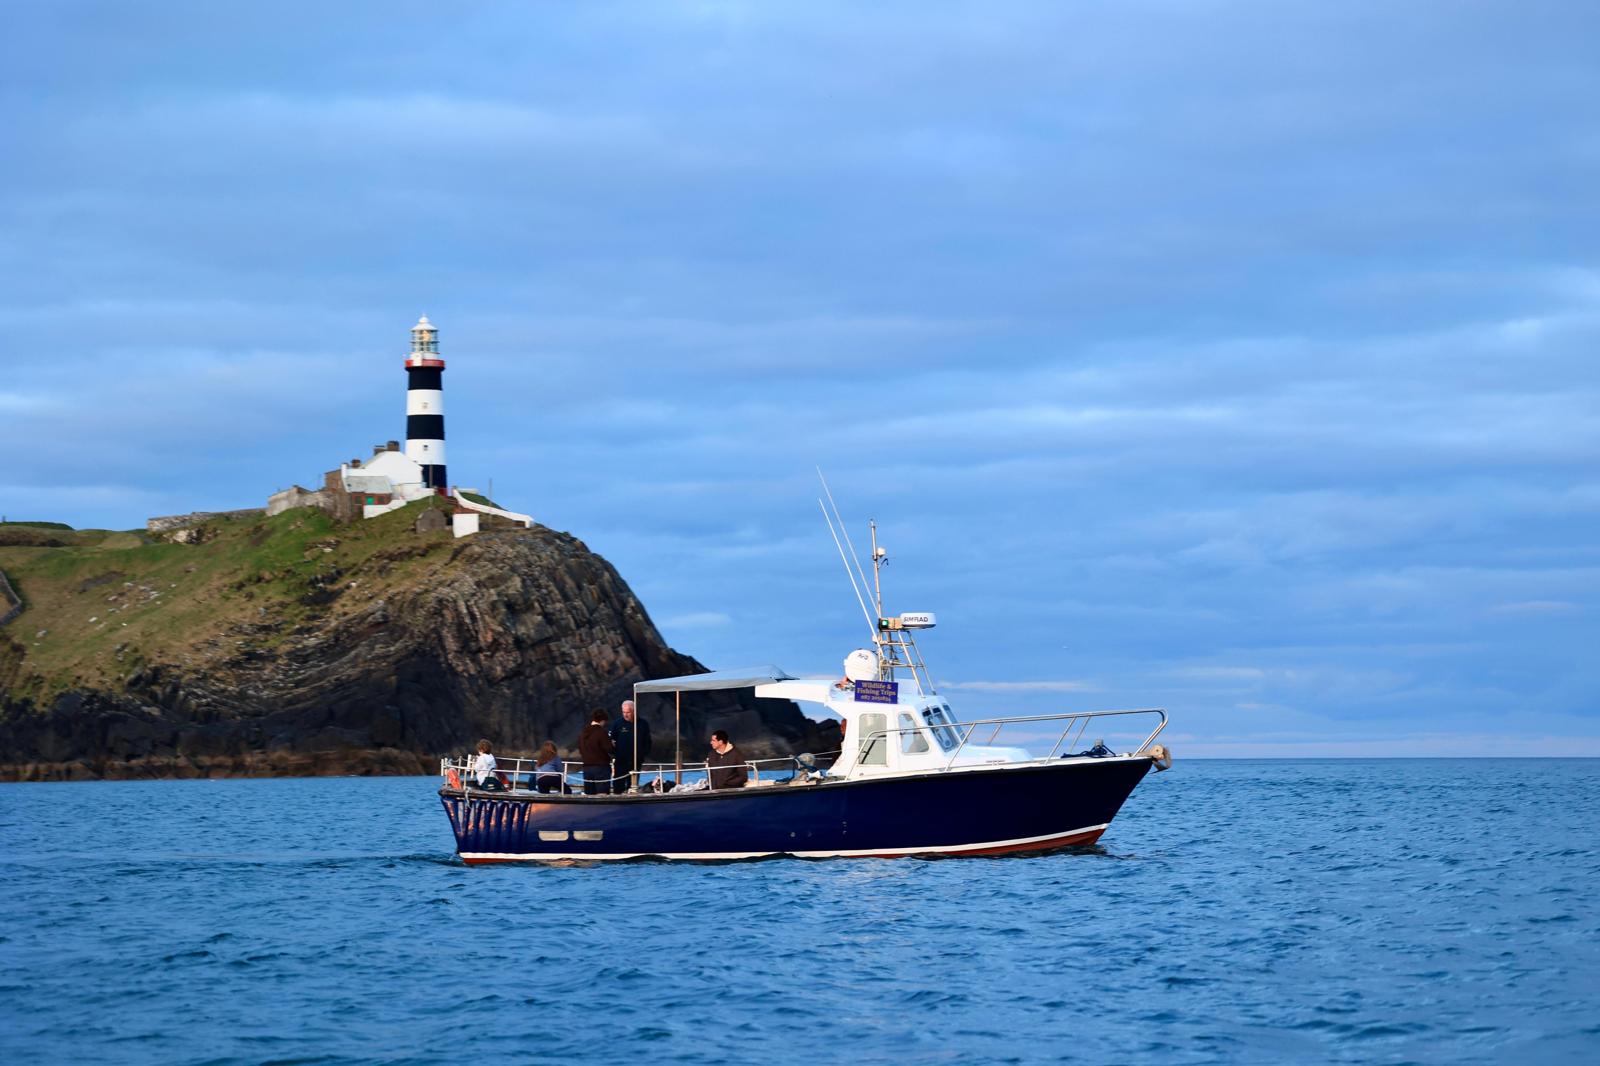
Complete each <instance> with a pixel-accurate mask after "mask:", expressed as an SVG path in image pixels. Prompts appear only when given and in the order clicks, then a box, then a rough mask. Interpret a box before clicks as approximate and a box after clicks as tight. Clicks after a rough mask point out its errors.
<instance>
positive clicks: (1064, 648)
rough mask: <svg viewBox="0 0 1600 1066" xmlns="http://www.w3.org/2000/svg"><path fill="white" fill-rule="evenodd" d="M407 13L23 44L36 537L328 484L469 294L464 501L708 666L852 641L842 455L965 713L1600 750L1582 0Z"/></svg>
mask: <svg viewBox="0 0 1600 1066" xmlns="http://www.w3.org/2000/svg"><path fill="white" fill-rule="evenodd" d="M131 10H132V9H130V11H131ZM391 14H392V13H391V11H390V10H389V8H387V7H383V8H380V7H379V6H377V5H372V6H363V5H360V4H357V5H354V6H342V5H341V6H339V7H337V8H330V7H328V5H322V6H321V7H317V8H314V9H313V8H311V7H310V6H306V7H297V6H296V5H295V4H294V3H292V2H291V3H290V6H289V7H288V8H287V9H284V10H280V9H277V8H275V9H273V10H272V11H267V10H265V9H262V10H260V11H258V10H255V9H253V8H250V7H248V6H245V7H241V6H239V5H231V6H230V5H209V6H208V5H200V6H185V7H182V8H175V9H170V10H169V9H167V8H164V7H162V6H160V5H155V6H150V5H146V6H145V7H143V8H140V9H138V10H137V11H134V12H133V13H131V14H124V15H121V16H119V17H117V18H116V19H109V18H108V19H89V20H85V19H82V18H79V17H75V16H71V15H69V14H63V13H61V12H60V11H58V10H57V9H56V8H55V7H52V6H51V5H34V6H31V7H28V8H27V9H26V10H25V11H23V12H22V13H21V14H19V16H18V17H17V18H16V19H13V20H12V22H11V24H9V25H8V30H9V31H11V32H12V34H13V36H14V37H15V39H16V41H17V42H18V43H17V47H15V48H14V49H13V52H14V55H13V56H12V61H11V62H9V63H8V64H7V65H6V67H5V69H4V70H0V103H4V104H5V105H6V114H7V117H8V123H9V124H8V130H7V132H8V138H9V139H8V147H11V148H12V149H13V151H12V152H11V153H10V154H9V156H8V164H9V165H8V166H7V168H6V169H5V171H4V172H3V173H0V226H3V227H4V229H5V232H6V234H7V238H8V239H7V241H6V242H4V244H3V245H0V280H3V281H4V284H3V285H0V315H3V316H4V319H5V321H6V322H7V327H8V340H7V380H6V382H5V384H4V386H3V388H4V392H3V393H0V449H4V450H5V452H6V454H8V455H10V456H13V457H14V461H13V463H12V465H11V466H10V468H8V472H7V476H6V481H7V484H6V485H5V486H3V487H0V499H3V500H4V503H5V509H6V510H7V512H8V513H11V512H17V513H23V512H26V513H28V514H30V515H33V516H38V517H46V518H57V519H61V520H65V521H70V522H73V523H75V524H80V525H88V524H93V525H106V526H116V527H127V526H131V525H136V524H138V523H139V522H140V521H142V519H143V518H144V517H146V516H147V515H148V514H154V513H166V512H174V511H181V510H190V509H195V508H204V509H221V508H226V507H237V506H247V505H251V504H257V503H260V502H261V500H262V499H264V497H265V495H266V493H268V492H270V491H272V490H274V489H277V488H281V487H283V486H284V485H286V484H288V483H289V482H291V481H299V482H301V483H307V481H308V480H313V479H315V478H316V477H317V476H318V475H319V474H320V472H321V471H323V470H325V469H328V468H329V467H330V466H332V465H333V464H335V463H337V462H338V461H340V460H341V459H347V458H349V457H350V456H352V455H356V454H362V453H364V452H365V450H366V448H367V447H368V446H369V445H370V444H371V443H373V442H374V441H379V440H387V439H390V438H394V437H398V436H400V435H401V433H402V432H403V426H404V422H403V417H404V409H403V383H402V380H401V374H400V369H399V366H398V358H399V355H400V353H401V352H402V351H403V350H404V346H405V344H406V340H407V337H406V330H407V328H408V327H409V326H410V324H411V323H412V322H414V321H415V319H416V316H417V314H419V313H421V312H423V311H426V312H427V313H428V314H429V315H430V316H431V317H432V318H433V320H434V321H436V322H438V323H440V324H441V326H442V327H443V332H442V334H441V340H442V343H443V344H444V346H445V354H446V356H447V358H448V360H449V366H450V369H449V372H448V374H447V377H446V392H447V396H448V400H447V403H448V407H449V415H448V421H449V435H450V436H449V439H450V449H451V470H452V473H453V474H454V475H455V476H456V477H457V478H459V479H460V480H462V481H463V482H465V483H469V484H471V483H476V484H480V485H487V483H488V482H489V480H490V479H493V482H494V490H495V494H496V496H497V497H499V498H501V499H503V500H505V501H506V502H507V503H508V504H509V505H511V506H514V507H516V508H517V509H519V510H525V511H528V512H530V513H532V514H534V515H535V516H536V517H537V518H539V519H540V520H541V521H543V522H547V523H549V524H551V525H553V526H555V527H556V528H560V529H569V530H572V531H573V532H575V533H577V534H578V535H580V536H581V537H582V538H583V539H584V540H585V541H586V542H587V543H589V544H590V545H591V546H592V547H594V548H596V549H597V550H600V551H601V552H603V553H604V554H605V555H606V556H607V557H608V558H610V559H611V560H612V561H613V562H615V563H616V564H617V566H618V567H619V569H620V570H621V572H622V573H623V575H624V577H625V578H627V579H628V580H629V581H630V582H632V584H633V587H634V588H635V590H636V591H637V592H638V593H639V594H640V596H641V597H642V598H643V599H644V601H645V602H646V603H647V604H648V605H649V608H650V610H651V613H652V616H653V617H656V618H660V619H665V620H667V621H665V622H664V623H663V624H664V625H665V626H666V627H667V628H668V629H669V630H671V631H673V632H675V633H677V634H679V636H677V637H675V639H677V640H679V641H681V642H682V643H684V644H685V645H686V646H685V648H684V650H686V651H689V652H691V653H693V654H696V655H698V656H699V657H700V658H702V659H704V660H707V661H718V662H735V663H737V662H766V661H776V662H781V663H784V664H785V665H788V666H789V667H790V668H791V669H798V668H799V667H800V666H802V665H811V666H816V665H820V670H819V672H824V673H826V672H831V671H832V670H833V669H835V668H836V667H837V663H838V662H839V660H840V658H841V657H842V656H843V654H845V653H846V652H848V651H849V650H850V649H851V648H853V647H855V646H857V645H858V644H859V643H860V642H861V641H863V640H864V639H866V634H864V633H863V632H862V627H863V624H864V623H863V620H862V618H861V612H860V609H859V607H858V605H857V603H856V601H855V599H854V597H853V596H852V595H851V593H850V591H849V588H848V585H847V584H846V583H845V582H844V581H843V579H842V575H841V574H840V573H839V563H838V559H837V556H836V555H835V553H834V549H833V545H832V543H831V541H830V540H829V538H828V536H827V534H826V531H825V530H824V528H823V527H822V524H821V523H820V521H818V518H819V516H818V515H817V513H816V504H815V499H816V496H817V494H818V493H817V486H816V484H815V476H814V474H813V469H814V468H815V467H816V466H818V465H820V466H822V467H823V468H824V469H826V470H827V472H828V475H829V478H830V482H831V483H832V484H833V487H834V490H835V493H836V495H837V496H838V498H839V502H840V505H841V506H842V507H843V508H844V510H845V513H846V514H847V516H849V517H851V518H852V519H853V520H856V519H865V518H867V517H869V516H870V517H873V518H876V519H877V520H878V522H879V532H880V535H881V538H882V539H883V541H884V543H885V544H886V545H887V546H888V547H889V549H890V552H891V558H892V560H893V564H892V566H891V567H890V568H889V569H888V570H886V571H885V575H884V576H885V581H886V595H887V596H888V597H889V610H890V611H891V612H895V611H898V610H900V609H903V608H906V607H918V608H931V609H937V610H938V611H939V614H940V619H941V625H940V628H939V629H938V630H937V631H936V632H934V633H930V634H928V635H927V636H926V637H925V638H923V639H922V641H921V645H922V647H923V650H924V652H925V654H927V655H928V657H929V660H930V662H932V663H934V664H935V669H937V670H938V671H939V672H940V673H942V674H944V675H946V676H950V677H954V678H963V677H966V678H979V679H990V680H987V681H969V682H966V683H965V685H966V686H967V689H966V690H967V691H968V692H970V693H972V694H973V695H974V699H973V702H978V697H979V696H981V698H982V701H983V702H984V703H985V704H987V705H991V706H993V707H1015V708H1017V709H1019V710H1026V709H1029V708H1031V707H1035V706H1037V704H1038V703H1039V702H1041V701H1042V699H1043V697H1047V696H1049V695H1051V694H1060V695H1062V696H1071V695H1072V694H1073V693H1088V692H1091V691H1092V692H1093V693H1094V698H1095V700H1096V701H1097V702H1098V701H1101V700H1104V701H1106V702H1108V703H1112V704H1116V705H1133V706H1138V705H1146V704H1148V703H1151V702H1156V701H1160V702H1163V703H1165V704H1167V705H1168V706H1170V707H1171V708H1172V713H1173V717H1174V722H1175V723H1177V722H1180V721H1190V722H1192V721H1201V722H1204V723H1205V724H1206V728H1207V729H1211V730H1213V731H1215V733H1216V734H1217V735H1219V736H1221V735H1227V736H1233V737H1244V738H1248V737H1249V736H1251V735H1253V734H1252V731H1253V730H1258V729H1259V728H1260V726H1261V724H1262V721H1261V720H1262V718H1263V717H1265V716H1266V715H1268V714H1271V715H1273V716H1280V717H1285V718H1292V719H1293V721H1294V723H1295V728H1296V729H1300V730H1303V732H1304V737H1303V738H1297V739H1295V740H1294V741H1293V743H1295V744H1300V743H1302V742H1303V743H1305V744H1307V745H1314V744H1315V738H1316V736H1318V735H1322V736H1326V737H1328V738H1330V742H1339V743H1343V742H1344V741H1343V740H1340V739H1339V738H1341V737H1343V736H1344V734H1342V733H1341V729H1343V728H1344V727H1345V726H1347V725H1349V724H1351V723H1357V724H1359V726H1360V728H1361V729H1362V730H1378V731H1382V732H1383V733H1384V735H1394V736H1399V735H1402V734H1405V735H1411V734H1413V733H1415V734H1418V735H1421V734H1422V733H1423V732H1426V727H1427V726H1428V724H1429V723H1430V722H1446V721H1448V722H1449V723H1450V727H1451V728H1452V729H1458V730H1460V731H1462V732H1463V733H1464V734H1465V733H1466V732H1469V731H1471V732H1473V734H1474V735H1481V736H1485V737H1492V736H1496V735H1498V734H1497V732H1496V731H1497V730H1501V729H1503V728H1506V727H1505V724H1504V723H1505V722H1506V721H1511V722H1514V723H1516V727H1517V728H1521V729H1525V730H1526V731H1527V732H1528V733H1529V734H1530V735H1548V736H1552V737H1556V736H1563V735H1571V736H1589V735H1592V733H1593V730H1592V729H1590V728H1588V727H1587V726H1586V725H1584V722H1585V721H1588V720H1591V719H1593V718H1594V717H1595V716H1596V715H1600V707H1597V706H1596V704H1595V700H1594V695H1593V694H1594V692H1596V691H1600V673H1597V671H1600V667H1596V666H1593V665H1591V664H1590V661H1589V660H1590V659H1591V658H1592V656H1590V655H1589V654H1588V648H1589V647H1590V646H1592V645H1593V644H1594V643H1595V641H1596V638H1597V634H1596V633H1595V631H1594V625H1593V619H1595V618H1596V617H1600V615H1597V614H1596V611H1595V609H1594V608H1596V607H1597V606H1600V555H1597V550H1596V547H1595V542H1594V537H1593V530H1594V528H1596V527H1595V523H1596V521H1597V520H1600V478H1597V477H1596V475H1595V473H1594V471H1595V470H1597V469H1600V363H1596V361H1595V360H1594V359H1593V352H1594V351H1595V350H1596V346H1597V345H1600V271H1597V270H1596V269H1595V267H1594V265H1593V261H1592V260H1593V255H1592V251H1593V248H1594V247H1595V246H1596V242H1597V241H1600V227H1597V225H1596V222H1595V220H1596V219H1597V218H1600V212H1597V210H1596V207H1597V200H1596V192H1595V190H1596V189H1600V180H1594V179H1596V178H1600V173H1597V166H1600V156H1597V155H1596V154H1595V151H1594V148H1595V145H1597V144H1600V120H1597V118H1596V116H1595V113H1594V110H1593V109H1592V108H1591V107H1588V106H1586V102H1587V101H1588V100H1590V99H1593V98H1595V97H1596V96H1600V69H1597V68H1596V66H1595V64H1594V63H1593V61H1592V57H1591V56H1590V55H1589V54H1588V52H1589V50H1586V49H1585V48H1584V45H1585V44H1587V42H1589V41H1591V40H1593V39H1594V38H1595V37H1596V36H1597V34H1600V16H1597V14H1596V13H1595V12H1594V11H1591V10H1589V9H1588V8H1585V7H1584V6H1583V5H1567V6H1566V7H1565V8H1563V9H1562V10H1560V11H1548V12H1544V13H1543V14H1542V15H1541V17H1540V18H1539V19H1528V18H1525V17H1523V16H1521V15H1519V14H1518V13H1516V12H1511V11H1508V10H1502V9H1500V8H1497V7H1494V6H1492V5H1491V6H1477V7H1471V8H1469V9H1465V10H1464V9H1462V8H1461V7H1460V5H1450V4H1445V3H1424V4H1422V5H1420V6H1418V7H1416V8H1414V9H1408V13H1407V15H1406V16H1405V17H1404V18H1400V17H1396V16H1395V14H1394V11H1393V10H1392V5H1391V6H1385V5H1379V4H1376V3H1370V2H1356V3H1354V4H1349V5H1344V6H1341V7H1339V8H1338V9H1337V10H1333V9H1330V10H1329V11H1327V12H1322V13H1308V12H1307V11H1298V10H1288V9H1283V8H1281V7H1280V6H1268V5H1261V4H1256V3H1253V2H1247V3H1243V4H1233V5H1222V6H1218V5H1186V4H1177V3H1171V2H1168V0H1138V2H1135V3H1133V4H1131V5H1118V6H1098V7H1097V6H1084V5H1060V4H1049V3H1038V4H1030V3H1022V4H1019V5H1017V6H1015V7H1014V8H1010V9H1008V14H1007V17H1006V18H1004V19H995V18H993V17H992V16H991V14H989V13H988V12H986V11H984V10H982V9H980V8H978V7H970V6H956V7H945V8H938V9H934V10H929V9H927V8H926V5H911V4H895V3H891V4H886V5H881V6H875V7H873V8H872V9H871V10H870V11H866V10H863V11H858V12H855V13H854V14H853V15H852V17H851V18H850V19H848V20H840V19H839V18H838V17H837V12H835V11H831V10H829V9H827V8H825V7H823V8H819V7H817V6H815V5H802V4H783V3H774V4H765V5H759V6H744V5H692V6H687V7H686V6H683V5H663V6H657V7H637V6H633V7H605V6H588V7H583V8H564V7H558V6H544V7H538V6H528V5H518V4H495V3H490V4H486V5H481V6H479V7H477V8H475V9H474V12H473V16H472V17H471V18H469V19H462V18H458V17H453V16H451V15H449V14H447V13H441V12H438V11H434V10H432V9H423V8H417V9H415V10H410V11H408V13H407V17H406V18H404V19H395V18H392V17H390V16H391ZM1152 24H1159V25H1162V26H1163V27H1165V28H1166V30H1167V32H1164V33H1162V34H1159V35H1157V36H1156V37H1152V36H1151V34H1150V33H1149V30H1148V27H1149V26H1150V25H1152ZM308 25H309V26H314V27H315V30H316V32H307V30H306V27H307V26H308ZM1374 26H1377V27H1380V28H1381V29H1382V32H1380V33H1374V32H1373V27H1374ZM818 71H827V77H825V78H819V77H818V76H817V72H818ZM291 72H292V73H291ZM1441 115H1449V116H1452V117H1453V118H1452V121H1450V122H1445V123H1441V122H1440V121H1439V116H1441ZM852 531H853V532H855V533H857V534H858V535H859V533H860V532H861V529H860V525H859V523H858V524H856V525H854V526H853V527H852ZM1557 605H1567V606H1557ZM752 617H760V618H761V619H762V620H763V624H762V625H761V626H759V627H756V626H749V625H744V624H735V623H734V622H733V621H731V620H733V619H747V618H752ZM724 618H725V619H728V620H729V621H713V620H714V619H724ZM996 663H1004V664H1005V668H1006V669H1005V671H1004V672H1002V671H1000V670H998V669H997V668H996V667H995V664H996ZM1249 671H1259V672H1260V673H1259V674H1258V675H1254V674H1251V673H1249ZM1029 678H1046V679H1048V678H1065V679H1087V678H1092V679H1093V681H1092V682H1090V681H1086V680H1065V681H1029V680H1026V679H1029ZM983 685H989V686H993V687H989V688H982V687H977V686H983ZM1041 686H1044V687H1041ZM1062 686H1078V687H1062ZM957 691H960V690H959V689H958V690H957ZM1241 697H1247V699H1242V698H1241ZM1063 702H1065V701H1063ZM1246 704H1248V705H1249V706H1246ZM1266 708H1278V710H1270V711H1269V710H1266ZM1474 715H1482V716H1484V720H1485V721H1490V720H1493V724H1488V725H1486V724H1483V722H1477V723H1476V724H1474V723H1473V722H1472V721H1469V719H1472V717H1473V716H1474ZM1230 731H1231V732H1230ZM1346 739H1348V738H1346ZM1285 743H1290V741H1285Z"/></svg>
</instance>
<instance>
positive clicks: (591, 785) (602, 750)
mask: <svg viewBox="0 0 1600 1066" xmlns="http://www.w3.org/2000/svg"><path fill="white" fill-rule="evenodd" d="M616 752H617V746H616V745H615V744H613V743H611V738H610V737H609V736H608V735H606V712H605V711H595V712H594V714H592V715H590V716H589V724H588V725H586V726H584V728H583V732H582V733H581V734H579V736H578V756H579V758H581V759H582V760H583V794H584V795H585V796H603V795H605V794H606V793H608V792H610V791H611V757H612V756H613V755H615V754H616Z"/></svg>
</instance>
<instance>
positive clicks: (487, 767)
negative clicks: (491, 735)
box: [472, 738, 500, 792]
mask: <svg viewBox="0 0 1600 1066" xmlns="http://www.w3.org/2000/svg"><path fill="white" fill-rule="evenodd" d="M472 772H473V773H474V774H476V775H477V778H478V787H479V788H481V789H483V790H484V791H485V792H498V791H500V775H499V774H497V773H496V772H495V761H494V746H493V745H491V744H490V743H489V741H488V739H487V738H485V739H483V740H480V741H478V757H477V759H475V760H474V761H473V763H472Z"/></svg>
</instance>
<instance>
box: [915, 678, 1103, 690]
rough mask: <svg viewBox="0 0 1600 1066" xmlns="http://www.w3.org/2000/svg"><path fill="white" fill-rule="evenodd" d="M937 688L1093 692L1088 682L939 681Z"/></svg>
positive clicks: (1091, 685) (1094, 687)
mask: <svg viewBox="0 0 1600 1066" xmlns="http://www.w3.org/2000/svg"><path fill="white" fill-rule="evenodd" d="M939 687H940V688H942V689H952V690H956V691H966V692H1094V691H1097V686H1096V685H1094V684H1093V683H1092V682H1088V681H941V682H939Z"/></svg>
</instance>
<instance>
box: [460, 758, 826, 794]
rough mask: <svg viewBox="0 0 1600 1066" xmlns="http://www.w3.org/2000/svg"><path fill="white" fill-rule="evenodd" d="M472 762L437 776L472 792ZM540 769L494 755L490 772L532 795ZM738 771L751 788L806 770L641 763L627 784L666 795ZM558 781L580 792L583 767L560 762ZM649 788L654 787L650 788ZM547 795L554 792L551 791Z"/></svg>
mask: <svg viewBox="0 0 1600 1066" xmlns="http://www.w3.org/2000/svg"><path fill="white" fill-rule="evenodd" d="M475 761H476V757H475V756H471V755H467V756H460V757H454V758H452V757H449V756H447V757H445V758H442V759H440V760H439V776H440V777H443V778H445V779H446V780H450V776H451V773H452V772H454V774H455V782H456V783H452V785H451V787H452V788H454V787H458V785H459V787H461V788H465V789H476V788H477V787H478V786H477V784H476V782H477V779H478V778H477V771H476V770H475V769H474V765H473V764H474V762H475ZM540 765H541V764H540V763H539V762H537V760H534V759H523V758H518V757H515V756H500V755H496V756H495V769H494V772H495V774H496V775H497V776H498V777H499V778H500V779H501V780H502V781H505V782H507V783H508V784H509V787H510V788H511V789H513V790H526V791H529V792H532V791H536V790H537V788H538V784H539V778H540V777H553V776H556V774H555V772H554V771H550V770H546V771H542V772H541V771H540V770H539V766H540ZM740 767H742V768H743V769H744V770H745V771H747V772H748V773H749V775H750V782H751V784H755V783H757V782H759V781H760V780H761V773H762V771H763V769H765V771H766V772H767V773H768V774H769V775H773V776H775V775H776V774H777V773H778V772H780V771H783V770H805V769H807V767H806V766H804V765H803V764H802V763H801V762H800V761H799V760H798V759H797V758H795V757H794V756H792V755H791V756H786V757H784V758H780V759H748V760H746V761H745V762H742V763H729V764H726V765H720V766H716V767H713V766H711V765H710V764H709V763H705V762H694V763H683V764H681V765H680V764H678V763H644V764H642V765H641V766H640V768H639V772H638V773H637V775H635V776H636V777H637V781H634V782H630V784H631V785H632V786H634V787H635V788H637V789H638V790H639V791H641V792H645V791H656V792H666V791H669V790H668V789H667V788H666V787H665V784H666V782H667V781H669V780H670V781H671V782H672V783H673V786H674V787H677V786H678V785H680V784H681V783H682V780H683V776H684V775H685V774H687V775H690V776H691V777H699V776H703V775H708V774H709V773H710V772H711V771H712V770H713V769H717V770H731V769H736V768H740ZM560 778H561V787H560V789H559V791H561V792H563V793H569V794H573V795H577V794H581V793H582V792H583V783H584V778H583V766H582V764H581V763H579V762H578V761H577V760H576V759H563V760H562V761H561V773H560ZM611 780H612V781H614V782H615V781H619V780H621V778H620V777H618V776H617V772H616V771H615V770H613V776H612V778H611ZM768 780H772V776H769V778H768ZM651 785H654V788H651V787H650V786H651ZM481 791H487V790H481ZM551 791H557V790H556V789H552V790H551Z"/></svg>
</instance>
